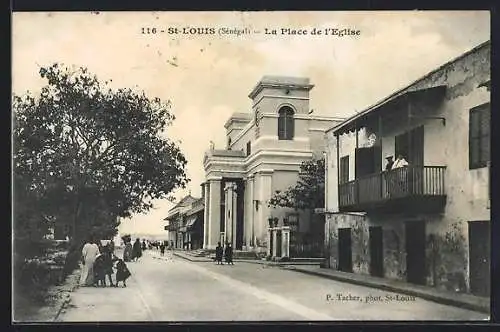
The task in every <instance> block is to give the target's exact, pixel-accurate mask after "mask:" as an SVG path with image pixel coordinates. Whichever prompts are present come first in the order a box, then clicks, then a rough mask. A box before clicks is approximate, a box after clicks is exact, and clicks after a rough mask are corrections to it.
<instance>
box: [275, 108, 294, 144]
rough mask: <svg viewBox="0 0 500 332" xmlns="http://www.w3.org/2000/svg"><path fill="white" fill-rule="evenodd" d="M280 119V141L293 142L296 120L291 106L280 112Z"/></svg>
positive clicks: (281, 109)
mask: <svg viewBox="0 0 500 332" xmlns="http://www.w3.org/2000/svg"><path fill="white" fill-rule="evenodd" d="M278 113H279V117H278V139H280V140H293V136H294V130H295V128H294V125H295V124H294V119H293V114H294V112H293V109H292V108H291V107H289V106H283V107H282V108H280V110H279V112H278Z"/></svg>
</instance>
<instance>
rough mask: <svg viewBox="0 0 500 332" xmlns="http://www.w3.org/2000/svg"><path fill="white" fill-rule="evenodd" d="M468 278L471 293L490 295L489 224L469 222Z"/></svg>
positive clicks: (486, 222) (487, 222)
mask: <svg viewBox="0 0 500 332" xmlns="http://www.w3.org/2000/svg"><path fill="white" fill-rule="evenodd" d="M469 277H470V290H471V293H473V294H476V295H479V296H489V295H490V222H489V221H471V222H469Z"/></svg>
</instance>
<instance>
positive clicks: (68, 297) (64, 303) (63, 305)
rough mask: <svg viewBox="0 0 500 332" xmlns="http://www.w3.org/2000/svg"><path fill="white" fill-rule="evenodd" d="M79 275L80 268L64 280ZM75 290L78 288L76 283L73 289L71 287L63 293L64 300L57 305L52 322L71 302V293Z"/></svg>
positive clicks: (55, 320)
mask: <svg viewBox="0 0 500 332" xmlns="http://www.w3.org/2000/svg"><path fill="white" fill-rule="evenodd" d="M79 273H80V268H78V269H76V270H75V271H74V272H73V273H71V274H70V275H68V276H67V277H66V279H68V278H70V277H73V276H77V275H78V274H79ZM77 288H79V284H78V283H76V284H75V285H73V287H71V288H70V289H69V290H68V291H66V292H65V299H64V300H63V301H62V303H61V304H60V305H59V309H58V310H57V312H56V315H55V316H54V319H53V320H52V321H54V322H57V320H58V319H59V316H60V315H61V313H62V312H63V311H64V309H66V307H67V305H68V304H69V303H70V302H71V293H73V292H74V291H75V290H76V289H77Z"/></svg>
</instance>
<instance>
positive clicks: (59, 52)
mask: <svg viewBox="0 0 500 332" xmlns="http://www.w3.org/2000/svg"><path fill="white" fill-rule="evenodd" d="M148 28H149V32H150V33H148ZM153 28H156V33H155V34H154V33H151V32H152V29H153ZM169 28H171V29H175V28H177V29H178V31H182V30H183V29H184V28H187V29H186V30H187V31H188V32H189V29H191V28H194V30H197V28H201V30H209V29H211V28H213V29H214V30H213V31H214V32H215V33H214V34H210V33H203V32H205V31H200V32H201V33H196V34H189V33H188V34H182V33H178V34H170V33H168V31H169ZM203 28H206V29H203ZM225 28H226V29H229V30H230V29H244V28H248V31H250V33H248V34H241V35H236V34H225V33H223V30H224V29H225ZM266 28H267V29H268V31H272V30H273V29H275V30H276V31H277V33H278V34H277V35H270V34H265V33H264V31H265V29H266ZM281 29H291V30H302V31H303V30H305V31H307V34H306V35H290V34H288V33H286V34H281ZM313 29H316V30H321V31H323V34H322V35H312V34H311V32H312V30H313ZM325 29H327V31H331V30H332V29H339V30H341V29H351V31H356V30H359V34H358V35H350V36H343V37H340V36H338V35H335V36H332V35H324V32H325ZM162 30H163V31H164V32H162ZM194 30H193V31H194ZM489 38H490V14H489V12H487V11H393V12H391V11H388V12H384V11H376V12H369V11H355V12H338V11H336V12H100V13H95V12H52V13H49V12H46V13H44V12H37V13H29V12H22V13H21V12H17V13H13V17H12V59H13V61H12V90H13V93H15V94H23V93H25V92H26V91H28V90H29V91H31V92H34V93H36V92H38V91H40V89H41V87H42V86H43V85H44V84H45V83H46V82H45V81H43V80H42V79H41V78H40V77H39V75H38V69H39V66H47V65H51V64H53V63H55V62H58V63H63V64H66V65H70V66H71V65H76V66H84V67H87V68H88V69H89V71H90V72H92V73H94V74H96V75H97V76H98V78H99V79H100V80H102V81H106V80H109V79H111V80H112V85H113V86H114V87H116V88H128V87H130V88H132V87H136V88H138V89H141V90H144V91H145V92H146V94H147V95H148V96H149V97H151V98H154V97H159V98H161V99H163V100H170V101H171V102H172V113H173V114H174V115H175V116H176V120H175V121H174V123H173V125H172V126H171V127H168V128H167V129H166V135H167V136H168V137H169V138H170V139H172V140H174V141H176V142H178V144H179V146H180V147H181V149H182V151H183V152H184V154H185V156H186V158H187V160H188V165H187V175H188V177H189V178H190V179H191V181H190V184H189V186H188V188H186V190H178V191H176V192H175V193H174V196H176V197H177V198H178V199H180V198H181V197H183V196H184V195H186V194H188V193H189V192H191V193H192V195H194V196H196V197H200V195H201V190H200V184H201V183H202V182H203V180H204V170H203V156H204V152H205V151H206V150H207V149H208V147H209V142H210V141H213V142H214V143H215V147H216V148H223V147H224V146H225V142H226V139H225V129H224V123H225V122H226V120H227V119H228V117H229V116H230V115H231V114H232V113H234V112H250V111H251V100H250V99H249V98H248V94H249V93H250V91H251V90H252V88H253V87H254V86H255V84H256V83H257V82H258V81H259V80H260V79H261V78H262V76H264V75H284V76H300V77H308V78H310V80H311V83H312V84H314V85H315V87H314V88H313V89H312V91H311V93H310V98H311V100H310V107H311V109H314V113H315V114H318V115H331V116H341V117H348V116H350V115H353V114H355V112H359V111H362V110H363V109H364V108H366V107H368V106H370V105H372V104H374V103H376V102H377V101H379V100H381V99H383V98H384V97H385V96H387V95H388V94H390V93H392V92H393V91H395V90H398V89H400V88H402V87H404V86H406V85H408V84H409V83H411V82H412V81H414V80H416V79H418V78H419V77H420V76H422V75H425V74H426V73H428V72H429V71H431V70H433V69H434V68H436V67H438V66H440V65H441V64H443V63H445V62H447V61H449V60H452V59H453V58H455V57H457V56H459V55H461V54H462V53H464V52H466V51H468V50H470V49H471V48H473V47H475V46H477V45H479V44H480V43H482V42H484V41H486V40H488V39H489ZM171 207H172V203H170V202H167V201H156V202H155V207H154V209H152V210H150V211H149V212H148V213H146V214H141V215H135V216H133V217H132V218H131V219H127V220H123V221H122V224H121V226H120V232H121V233H141V234H162V233H163V232H164V231H163V222H162V220H163V219H164V218H165V216H166V215H167V212H168V210H169V209H170V208H171Z"/></svg>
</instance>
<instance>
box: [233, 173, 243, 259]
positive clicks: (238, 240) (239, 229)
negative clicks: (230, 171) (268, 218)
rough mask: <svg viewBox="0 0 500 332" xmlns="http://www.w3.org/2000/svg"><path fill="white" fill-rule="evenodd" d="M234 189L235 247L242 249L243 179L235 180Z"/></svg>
mask: <svg viewBox="0 0 500 332" xmlns="http://www.w3.org/2000/svg"><path fill="white" fill-rule="evenodd" d="M236 184H237V189H236V193H237V196H236V243H235V249H236V250H242V249H243V238H244V230H245V224H244V216H245V185H244V182H243V181H241V180H240V181H237V182H236Z"/></svg>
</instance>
